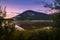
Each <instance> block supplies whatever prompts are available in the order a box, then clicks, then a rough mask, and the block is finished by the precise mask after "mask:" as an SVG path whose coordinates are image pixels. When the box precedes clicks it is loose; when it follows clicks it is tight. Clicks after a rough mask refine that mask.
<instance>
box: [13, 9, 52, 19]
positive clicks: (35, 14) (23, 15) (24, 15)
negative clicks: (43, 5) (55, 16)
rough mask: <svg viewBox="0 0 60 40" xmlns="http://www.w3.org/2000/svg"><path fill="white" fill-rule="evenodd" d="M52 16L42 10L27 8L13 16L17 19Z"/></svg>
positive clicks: (47, 17)
mask: <svg viewBox="0 0 60 40" xmlns="http://www.w3.org/2000/svg"><path fill="white" fill-rule="evenodd" d="M50 16H51V15H48V14H45V13H42V12H36V11H32V10H27V11H24V12H23V13H21V14H19V15H17V16H15V17H13V18H14V19H16V20H48V19H49V18H50Z"/></svg>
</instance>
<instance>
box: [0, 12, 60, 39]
mask: <svg viewBox="0 0 60 40" xmlns="http://www.w3.org/2000/svg"><path fill="white" fill-rule="evenodd" d="M3 21H4V20H3V18H1V19H0V40H60V13H58V15H55V16H54V17H53V21H54V23H53V25H52V26H51V27H41V28H38V29H34V30H23V31H20V30H16V29H15V27H14V26H12V27H11V25H7V24H6V25H7V26H6V25H4V24H3V25H2V22H3ZM9 22H11V21H10V20H9ZM6 23H7V22H6Z"/></svg>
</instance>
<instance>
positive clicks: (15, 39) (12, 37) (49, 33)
mask: <svg viewBox="0 0 60 40" xmlns="http://www.w3.org/2000/svg"><path fill="white" fill-rule="evenodd" d="M0 40H60V30H58V29H57V28H50V29H47V28H40V29H35V30H29V31H27V30H25V31H18V30H14V31H12V30H11V31H8V30H1V31H0Z"/></svg>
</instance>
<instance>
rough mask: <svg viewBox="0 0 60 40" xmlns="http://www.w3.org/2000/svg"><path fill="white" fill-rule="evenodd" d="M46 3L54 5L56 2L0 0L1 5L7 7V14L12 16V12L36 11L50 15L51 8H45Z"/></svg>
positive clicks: (49, 0) (50, 0) (47, 0)
mask: <svg viewBox="0 0 60 40" xmlns="http://www.w3.org/2000/svg"><path fill="white" fill-rule="evenodd" d="M44 2H47V3H52V4H53V3H54V0H0V4H2V5H3V6H7V9H6V10H7V12H8V13H9V14H11V15H12V12H17V13H21V12H23V11H25V10H34V11H39V12H45V13H49V11H48V10H50V9H49V8H44V7H43V6H44Z"/></svg>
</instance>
